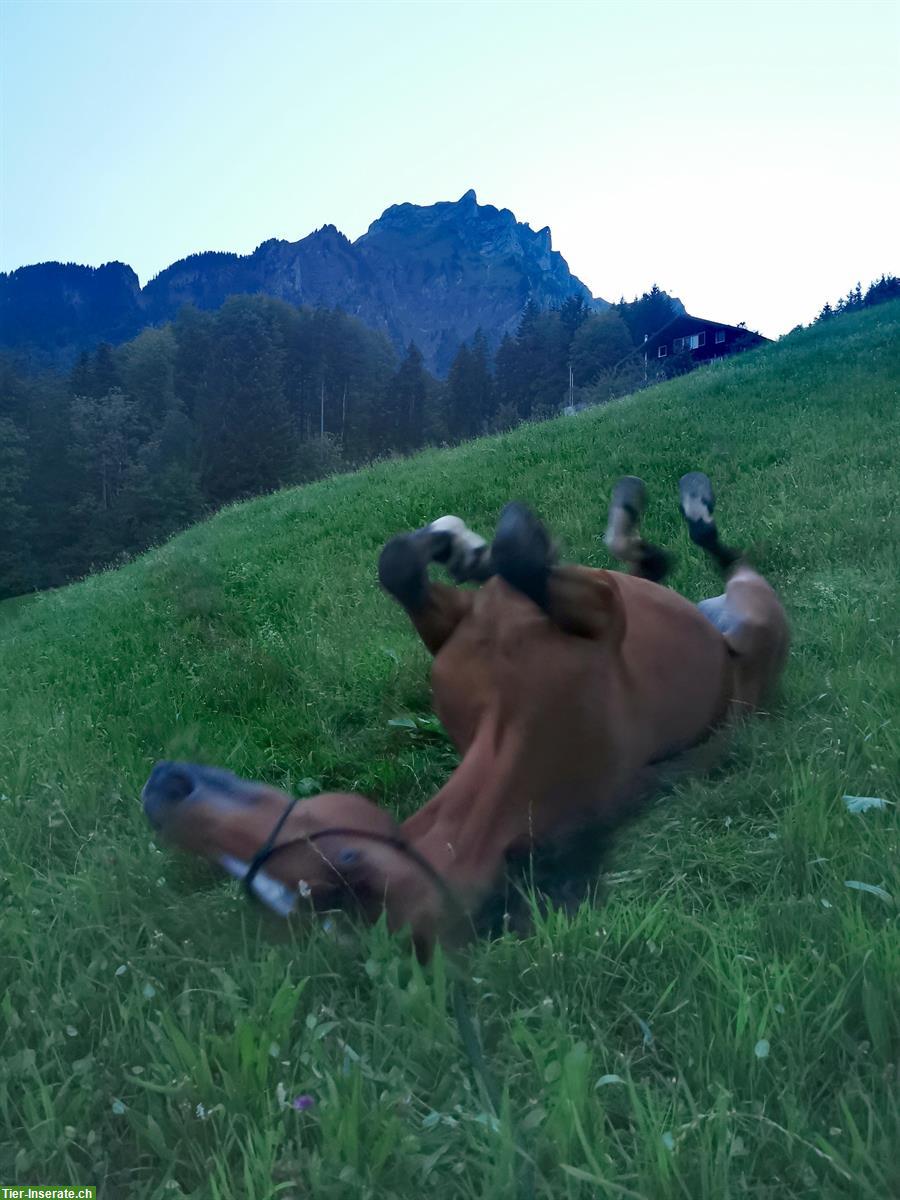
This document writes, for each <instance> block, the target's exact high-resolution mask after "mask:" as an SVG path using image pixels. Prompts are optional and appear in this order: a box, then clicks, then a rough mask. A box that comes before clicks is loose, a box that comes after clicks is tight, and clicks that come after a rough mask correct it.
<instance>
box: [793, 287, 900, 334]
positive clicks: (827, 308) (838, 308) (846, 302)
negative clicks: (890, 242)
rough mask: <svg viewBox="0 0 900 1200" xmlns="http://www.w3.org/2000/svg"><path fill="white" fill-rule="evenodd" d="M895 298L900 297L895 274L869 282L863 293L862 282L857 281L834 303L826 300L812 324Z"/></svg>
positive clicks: (899, 288)
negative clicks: (853, 286) (854, 285)
mask: <svg viewBox="0 0 900 1200" xmlns="http://www.w3.org/2000/svg"><path fill="white" fill-rule="evenodd" d="M897 299H900V279H898V278H897V276H896V275H882V276H881V278H880V279H876V280H875V281H874V283H870V284H869V286H868V288H866V291H865V293H863V290H862V284H861V283H857V285H856V287H855V288H851V289H850V291H849V292H848V293H847V295H846V296H842V297H841V298H840V300H837V301H836V302H835V303H834V304H830V303H829V302H828V301H826V302H825V304H824V305H823V306H822V309H821V311H820V313H819V315H818V316H817V317H816V319H815V320H814V321H813V325H818V324H820V323H821V322H822V321H828V320H830V319H831V318H832V317H839V316H841V315H842V314H843V313H851V312H860V311H862V309H864V308H872V306H873V305H875V304H886V303H887V302H888V300H897Z"/></svg>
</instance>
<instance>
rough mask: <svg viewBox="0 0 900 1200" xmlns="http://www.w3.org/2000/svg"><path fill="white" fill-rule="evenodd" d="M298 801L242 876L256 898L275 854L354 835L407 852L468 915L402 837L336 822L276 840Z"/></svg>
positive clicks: (459, 911) (448, 899)
mask: <svg viewBox="0 0 900 1200" xmlns="http://www.w3.org/2000/svg"><path fill="white" fill-rule="evenodd" d="M298 803H299V800H298V798H297V797H296V796H295V797H294V798H293V799H292V800H290V801H289V802H288V804H287V806H286V807H285V810H284V812H283V813H282V814H281V816H280V817H279V818H278V820H277V821H276V822H275V824H274V826H273V827H272V832H271V833H270V834H269V836H268V837H267V838H266V840H265V841H264V842H263V844H262V846H261V847H260V848H259V850H257V852H256V854H254V856H253V858H252V860H251V862H250V866H249V868H248V870H247V874H246V875H245V876H244V878H243V884H244V888H245V890H246V891H247V893H248V894H249V895H250V896H252V897H253V898H254V899H256V898H257V897H256V893H255V892H254V890H253V882H254V880H255V879H256V876H257V875H258V874H259V872H260V871H261V870H262V868H263V867H264V866H265V865H266V863H267V862H268V861H269V859H270V858H272V857H273V856H274V855H276V854H279V853H280V852H281V851H282V850H287V849H288V848H289V847H290V846H296V845H299V844H300V843H302V842H306V843H308V844H312V843H314V842H318V841H319V840H320V839H321V838H326V837H352V838H362V839H363V840H364V841H368V842H378V843H379V844H380V845H382V846H390V847H391V848H392V849H393V850H396V851H398V852H399V853H400V854H403V855H405V856H406V857H407V858H408V859H409V860H410V862H414V863H415V864H416V866H417V867H418V868H419V870H420V871H421V872H422V873H423V875H426V876H427V877H428V880H429V882H431V883H433V884H434V886H435V887H436V888H437V890H438V891H439V892H440V894H441V899H442V900H444V901H445V903H446V904H447V905H448V907H449V908H451V909H453V910H454V911H455V912H456V914H457V915H458V916H461V917H462V918H463V919H466V916H467V914H466V911H465V909H464V908H463V906H462V904H461V903H460V901H459V898H458V897H457V896H456V895H455V894H454V892H453V890H452V888H451V887H450V885H449V884H448V883H447V881H446V879H444V877H443V875H441V873H440V871H437V870H436V869H435V868H434V867H433V866H432V865H431V863H430V862H429V861H428V859H427V858H425V857H424V856H423V855H422V854H420V853H419V851H418V850H415V849H414V848H413V847H412V846H410V844H409V842H406V841H404V840H403V838H400V837H395V836H393V835H392V834H389V833H375V832H374V831H372V830H369V829H353V828H350V827H344V826H340V825H336V826H334V827H330V828H328V829H317V830H316V831H315V833H303V834H300V835H298V836H297V837H292V838H288V840H287V841H285V842H278V841H277V839H278V835H279V833H281V831H282V829H283V828H284V825H285V822H286V821H287V819H288V817H289V816H290V815H291V813H292V812H293V811H294V808H295V807H296V805H297V804H298ZM276 842H277V844H276Z"/></svg>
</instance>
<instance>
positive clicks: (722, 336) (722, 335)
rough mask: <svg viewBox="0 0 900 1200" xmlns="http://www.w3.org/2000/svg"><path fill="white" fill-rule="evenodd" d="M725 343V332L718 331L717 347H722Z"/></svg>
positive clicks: (722, 330)
mask: <svg viewBox="0 0 900 1200" xmlns="http://www.w3.org/2000/svg"><path fill="white" fill-rule="evenodd" d="M724 341H725V330H724V329H717V330H716V345H717V346H721V345H722V343H723V342H724Z"/></svg>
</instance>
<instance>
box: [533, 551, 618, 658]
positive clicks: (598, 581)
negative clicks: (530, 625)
mask: <svg viewBox="0 0 900 1200" xmlns="http://www.w3.org/2000/svg"><path fill="white" fill-rule="evenodd" d="M547 615H548V616H549V617H550V619H551V620H552V621H553V623H554V624H555V625H558V626H559V628H560V629H562V630H563V632H564V633H571V634H573V635H574V636H575V637H584V638H590V639H592V640H593V641H598V642H600V641H602V642H607V643H608V644H610V645H613V646H618V645H620V643H621V641H622V638H623V637H624V636H625V606H624V605H623V604H622V597H621V595H620V594H619V589H618V588H617V587H616V585H615V581H614V580H613V579H611V578H610V573H609V572H607V571H595V570H592V569H591V568H590V567H568V566H567V567H555V568H554V569H553V570H552V571H551V573H550V579H549V583H548V587H547Z"/></svg>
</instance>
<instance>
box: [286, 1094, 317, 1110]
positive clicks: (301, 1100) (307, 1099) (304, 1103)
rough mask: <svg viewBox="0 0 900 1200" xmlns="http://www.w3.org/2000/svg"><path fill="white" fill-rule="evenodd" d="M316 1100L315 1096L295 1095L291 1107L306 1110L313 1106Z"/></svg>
mask: <svg viewBox="0 0 900 1200" xmlns="http://www.w3.org/2000/svg"><path fill="white" fill-rule="evenodd" d="M315 1102H316V1098H315V1096H307V1095H303V1096H295V1097H294V1098H293V1100H292V1101H291V1108H296V1110H297V1112H306V1110H307V1109H308V1108H312V1106H313V1105H314V1104H315Z"/></svg>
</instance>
